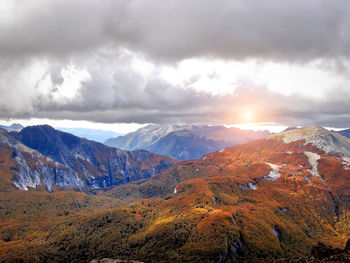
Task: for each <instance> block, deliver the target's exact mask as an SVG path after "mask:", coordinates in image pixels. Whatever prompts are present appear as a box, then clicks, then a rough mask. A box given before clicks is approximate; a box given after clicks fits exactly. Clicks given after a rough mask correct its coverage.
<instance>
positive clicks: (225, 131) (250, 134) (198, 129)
mask: <svg viewBox="0 0 350 263" xmlns="http://www.w3.org/2000/svg"><path fill="white" fill-rule="evenodd" d="M268 135H271V133H270V132H268V131H249V130H241V129H238V128H226V127H224V126H208V125H205V126H204V125H203V126H196V125H148V126H146V127H143V128H140V129H138V130H137V131H135V132H131V133H128V134H126V135H124V136H120V137H117V138H111V139H108V140H107V141H106V142H105V144H106V145H109V146H114V147H117V148H121V149H124V150H135V149H145V150H148V151H150V152H153V153H157V154H160V155H167V156H171V157H173V158H176V159H178V160H187V159H198V158H200V157H202V156H203V155H204V154H207V153H209V152H213V151H216V150H219V149H221V148H224V147H227V146H232V145H235V144H239V143H244V142H248V141H251V140H254V139H259V138H262V137H266V136H268Z"/></svg>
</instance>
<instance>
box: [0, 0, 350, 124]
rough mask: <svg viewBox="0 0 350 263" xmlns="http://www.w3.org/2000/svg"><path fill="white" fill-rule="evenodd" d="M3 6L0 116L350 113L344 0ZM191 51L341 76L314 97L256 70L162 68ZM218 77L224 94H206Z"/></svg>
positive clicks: (203, 118) (314, 119)
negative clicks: (274, 83) (264, 80)
mask: <svg viewBox="0 0 350 263" xmlns="http://www.w3.org/2000/svg"><path fill="white" fill-rule="evenodd" d="M0 11H1V13H2V14H3V15H2V17H0V93H1V94H2V95H1V98H0V118H31V117H36V118H51V119H72V120H90V121H95V122H106V123H113V122H127V123H131V122H137V123H149V122H153V123H170V122H172V123H174V122H189V123H194V122H196V123H213V124H214V123H229V124H232V123H238V122H240V121H242V119H241V118H242V115H243V114H244V111H254V112H255V121H257V122H275V123H280V124H286V125H310V124H320V125H327V126H338V127H344V126H347V123H348V120H349V118H350V107H349V105H348V103H347V101H346V99H345V98H349V95H350V94H349V93H350V91H348V90H349V89H348V87H347V84H346V82H344V81H343V77H344V76H346V74H348V73H349V72H350V70H349V69H350V67H349V65H350V63H349V54H350V31H349V30H348V29H349V28H350V19H349V16H348V14H349V11H350V2H349V1H346V0H332V1H331V0H321V1H320V0H310V1H302V0H295V1H289V2H285V1H280V0H266V1H260V0H249V1H247V0H237V1H228V0H222V1H211V0H192V1H188V0H186V1H185V0H178V1H168V2H167V3H166V4H165V3H164V1H155V0H153V1H151V0H143V1H136V0H130V1H118V0H116V1H110V0H102V1H101V0H77V1H62V0H53V1H44V0H33V1H30V2H28V3H25V4H23V2H22V1H18V0H14V1H5V0H4V1H3V2H2V4H0ZM191 58H193V59H198V60H200V59H206V60H208V61H216V60H219V61H222V63H224V62H227V61H242V63H245V62H247V61H251V60H254V61H260V62H261V63H262V64H264V63H269V62H271V61H275V63H280V64H281V65H282V64H283V63H293V64H294V65H298V66H299V67H309V66H310V63H313V62H315V61H321V62H322V63H321V64H320V65H319V66H318V67H319V68H322V69H323V70H325V71H336V72H337V74H339V76H340V75H342V77H339V79H341V81H339V83H337V82H334V83H337V85H336V86H332V87H331V88H330V91H328V92H329V94H328V93H325V92H323V91H322V92H323V93H324V94H326V96H324V97H322V96H321V97H317V98H316V96H315V97H313V96H312V94H313V90H312V89H314V90H315V89H317V88H318V87H317V86H315V87H311V88H310V89H311V92H309V93H308V94H309V95H310V94H311V95H310V96H305V94H303V93H302V92H295V93H293V92H289V93H285V92H278V90H276V89H275V90H272V89H271V87H268V86H266V85H264V84H261V83H258V82H257V81H254V77H255V76H254V75H253V73H252V76H250V77H249V78H248V79H247V80H245V78H246V77H244V80H242V79H240V78H236V79H234V82H232V83H231V82H230V80H231V78H230V77H227V76H230V74H231V73H230V71H227V72H225V73H221V72H218V71H215V70H211V69H210V70H206V71H205V72H203V73H202V72H201V69H198V70H197V72H195V73H193V74H192V73H191V74H189V75H188V76H185V77H183V79H182V78H180V79H176V77H175V79H176V81H171V80H169V78H166V77H164V74H163V73H164V72H163V71H164V68H166V67H170V68H172V69H173V70H174V71H181V68H180V66H179V65H180V64H181V62H183V61H186V60H190V59H191ZM142 63H143V64H142ZM213 63H214V62H213ZM140 65H141V66H140ZM190 67H191V65H190ZM244 70H245V68H243V69H242V71H244ZM64 72H68V73H67V74H68V75H70V76H71V77H70V79H69V77H68V76H67V75H65V74H64ZM226 77H227V80H226V79H225V78H226ZM277 77H278V76H277ZM205 83H207V86H208V87H206V88H207V89H204V88H203V87H202V85H204V84H205ZM208 83H209V84H210V85H209V84H208ZM216 85H217V86H216ZM219 85H220V87H219ZM225 85H226V91H227V90H231V88H230V87H231V85H232V92H231V93H230V92H226V93H225V94H224V95H223V94H222V93H220V92H209V91H210V89H214V90H220V88H221V86H225ZM211 86H212V88H211ZM289 86H292V85H289ZM70 87H72V88H74V91H71V90H70ZM198 87H199V88H198ZM292 88H293V87H292ZM299 88H300V87H299ZM301 89H303V88H301ZM281 90H282V91H283V87H281Z"/></svg>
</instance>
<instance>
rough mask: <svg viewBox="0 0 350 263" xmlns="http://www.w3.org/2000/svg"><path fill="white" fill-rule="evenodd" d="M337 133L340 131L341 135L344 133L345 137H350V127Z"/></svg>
mask: <svg viewBox="0 0 350 263" xmlns="http://www.w3.org/2000/svg"><path fill="white" fill-rule="evenodd" d="M337 133H339V134H340V135H343V136H345V137H348V138H350V129H346V130H341V131H337Z"/></svg>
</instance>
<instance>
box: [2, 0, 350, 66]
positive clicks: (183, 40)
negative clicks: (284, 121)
mask: <svg viewBox="0 0 350 263" xmlns="http://www.w3.org/2000/svg"><path fill="white" fill-rule="evenodd" d="M14 3H16V5H15V6H14V8H13V9H14V11H13V12H14V14H15V15H14V16H13V17H11V18H9V19H7V20H6V18H4V20H5V22H2V23H1V24H0V29H1V30H0V32H1V33H0V39H1V40H0V54H1V56H21V55H28V56H30V55H33V54H37V55H38V54H40V55H56V56H62V55H69V54H71V53H76V52H81V51H82V50H91V49H94V48H98V47H101V46H104V45H106V44H113V45H115V46H122V47H125V48H129V49H134V50H139V51H141V52H144V53H145V54H147V55H149V56H151V57H153V58H154V59H162V60H168V59H183V58H188V57H196V56H203V55H204V56H217V57H222V58H233V59H244V58H251V57H263V58H268V59H277V60H293V61H294V60H297V61H304V60H309V59H316V58H324V57H328V58H330V57H331V58H334V57H338V56H340V57H342V56H345V57H348V56H349V50H350V31H349V30H348V29H349V28H350V19H349V15H348V14H349V8H350V2H349V1H347V0H309V1H303V0H294V1H280V0H265V1H260V0H249V1H247V0H236V1H229V0H222V1H212V0H191V1H188V0H177V1H167V2H164V1H154V0H153V1H152V0H143V1H135V0H131V1H109V0H103V1H100V0H95V1H93V0H87V1H86V0H84V1H83V0H77V1H59V0H56V1H38V0H37V1H28V2H26V3H23V2H22V1H14Z"/></svg>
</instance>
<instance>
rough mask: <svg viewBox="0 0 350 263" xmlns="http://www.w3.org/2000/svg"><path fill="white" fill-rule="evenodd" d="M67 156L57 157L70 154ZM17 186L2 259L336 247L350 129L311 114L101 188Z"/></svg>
mask: <svg viewBox="0 0 350 263" xmlns="http://www.w3.org/2000/svg"><path fill="white" fill-rule="evenodd" d="M40 128H41V129H43V130H45V131H46V130H48V131H46V132H48V134H50V136H49V137H51V136H53V134H51V133H49V132H52V131H51V129H50V128H49V127H46V126H45V127H40ZM23 131H24V133H23V134H22V135H18V137H17V138H18V139H13V140H16V142H18V140H21V141H23V142H25V143H26V144H27V145H31V146H32V147H34V146H36V147H35V148H37V149H38V150H40V151H42V150H41V148H42V147H43V146H42V143H43V142H44V141H47V140H48V139H49V138H46V137H44V136H43V134H42V135H41V136H40V138H43V139H42V140H43V142H37V141H35V140H32V139H30V140H29V142H28V141H26V140H24V139H22V136H24V137H26V138H30V137H31V136H29V135H28V134H30V133H31V131H30V130H28V131H25V129H24V130H23ZM41 132H42V131H41ZM59 134H60V133H59ZM6 136H8V133H7V134H6ZM11 136H12V135H11ZM60 136H63V137H64V136H65V135H62V134H60ZM12 138H13V137H12ZM45 138H46V139H45ZM10 139H11V137H9V138H8V140H10ZM54 140H55V141H57V143H58V144H59V145H60V144H62V143H64V142H61V141H59V140H62V138H61V139H60V138H59V137H54ZM68 141H69V144H68V146H69V149H73V152H74V153H76V152H77V151H76V150H74V149H78V148H79V147H78V148H76V147H75V146H74V145H75V144H74V140H73V142H72V140H68ZM10 144H12V145H16V144H14V142H13V141H10ZM10 144H6V145H5V144H4V145H3V146H2V147H1V149H0V178H5V177H6V178H8V179H9V178H10V177H11V175H13V174H14V171H15V170H16V169H13V168H11V167H15V166H13V165H12V166H11V165H10V164H11V162H10V161H9V160H11V159H13V154H12V153H11V152H9V150H10V149H11V147H10V146H8V145H10ZM17 144H18V143H17ZM50 144H51V143H50ZM12 147H14V146H12ZM17 147H23V146H17ZM26 147H27V146H26ZM55 147H56V146H55ZM57 147H58V146H57ZM96 147H97V146H96ZM100 147H102V146H100ZM104 147H106V146H104ZM59 152H61V151H59ZM63 152H64V151H63ZM49 153H50V155H51V156H52V157H55V156H56V153H57V152H56V151H55V150H50V151H49ZM49 153H48V152H46V154H49ZM72 156H73V155H71V157H72ZM63 157H65V156H61V157H57V156H56V157H55V158H56V159H58V158H62V159H61V162H62V164H64V163H67V164H69V163H70V161H69V160H67V159H66V158H63ZM73 163H74V162H73ZM10 182H11V181H10V180H8V181H7V183H8V184H10ZM2 189H3V188H2ZM6 189H9V185H7V188H6ZM11 189H12V190H11V191H10V192H8V190H7V192H4V191H0V200H1V203H0V205H1V207H2V209H1V213H0V217H1V219H2V221H1V222H2V223H0V239H1V242H2V243H1V246H0V255H2V258H5V259H6V260H4V261H5V262H14V261H20V260H22V261H25V262H44V261H45V262H48V261H49V262H88V261H90V260H92V259H101V258H106V257H108V258H115V259H125V260H131V259H132V260H138V261H143V262H272V261H273V260H275V259H281V260H282V258H284V260H283V261H279V262H293V259H292V258H294V257H299V258H300V260H303V258H305V257H306V256H308V255H310V252H311V250H312V249H313V247H314V246H315V245H317V244H318V243H319V242H322V243H324V244H325V246H327V247H329V246H332V247H335V250H334V251H335V252H334V255H337V253H338V252H339V253H338V254H339V255H340V254H341V255H340V256H341V257H342V258H346V257H347V256H348V254H346V252H342V251H343V250H340V248H341V249H343V248H344V247H345V243H346V242H347V240H348V239H349V238H350V231H349V229H350V219H349V218H350V139H348V138H346V137H343V136H341V135H339V134H338V133H336V132H332V131H329V130H326V129H324V128H321V127H316V126H315V127H306V128H301V129H294V130H290V131H287V132H283V133H279V134H275V135H272V136H268V137H266V138H262V139H258V140H254V141H251V142H248V143H243V144H239V145H235V146H231V147H228V148H224V149H221V150H218V151H215V152H212V153H208V154H206V155H205V156H203V157H201V158H200V159H197V160H187V161H183V162H179V163H175V164H174V165H173V166H172V167H170V168H168V169H166V170H164V171H163V172H161V173H159V174H156V175H154V176H152V177H150V178H144V179H141V180H139V181H132V182H129V183H126V184H120V185H117V186H115V187H114V188H105V189H104V191H97V192H94V194H91V193H89V192H85V193H84V192H72V191H71V190H69V189H66V190H64V189H57V190H56V189H55V190H56V191H54V192H53V193H47V192H46V191H42V190H40V187H37V188H36V189H33V188H29V191H23V190H16V189H15V187H14V186H13V185H12V188H11ZM50 200H51V201H50ZM52 200H54V202H55V203H52ZM49 204H51V206H50V205H49ZM52 204H54V205H52ZM107 208H109V209H107ZM111 208H112V209H111ZM55 215H56V216H55ZM44 218H45V219H46V218H50V219H52V222H51V221H50V222H49V221H47V220H46V221H44ZM20 222H26V225H25V226H24V227H23V226H22V225H21V224H20ZM38 222H39V223H40V224H39V223H38ZM336 248H339V249H338V250H337V249H336ZM327 251H333V250H331V249H329V250H327ZM340 252H341V253H340ZM332 253H333V252H332ZM340 256H339V257H340ZM297 262H303V261H297ZM310 262H313V261H310ZM315 262H316V261H315ZM320 262H322V261H320Z"/></svg>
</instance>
